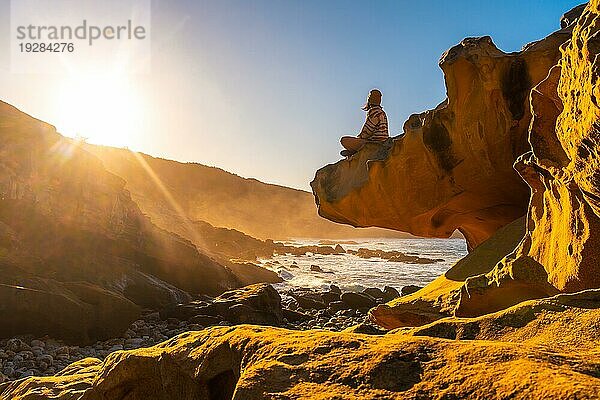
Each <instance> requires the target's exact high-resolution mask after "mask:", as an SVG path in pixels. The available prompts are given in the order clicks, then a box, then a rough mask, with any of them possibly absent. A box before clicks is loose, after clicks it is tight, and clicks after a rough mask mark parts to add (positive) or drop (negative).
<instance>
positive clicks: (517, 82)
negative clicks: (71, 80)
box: [311, 27, 572, 250]
mask: <svg viewBox="0 0 600 400" xmlns="http://www.w3.org/2000/svg"><path fill="white" fill-rule="evenodd" d="M571 29H572V27H567V28H565V29H562V30H559V31H557V32H555V33H553V34H551V35H550V36H548V37H547V38H545V39H543V40H540V41H538V42H535V43H531V44H529V45H527V46H526V47H525V48H524V49H523V50H522V51H520V52H514V53H504V52H503V51H501V50H499V49H498V48H497V47H496V45H495V44H494V43H493V42H492V39H491V38H490V37H488V36H484V37H480V38H467V39H464V40H463V41H462V42H461V43H459V44H457V45H456V46H454V47H452V48H451V49H449V50H448V51H446V52H445V53H444V54H443V55H442V57H441V59H440V67H441V69H442V71H443V73H444V78H445V82H446V88H447V99H446V100H445V101H444V102H442V103H441V104H440V105H438V106H437V107H436V108H435V109H433V110H429V111H426V112H423V113H421V114H415V115H412V116H410V118H409V119H408V120H407V121H406V122H405V123H404V134H403V135H401V136H399V137H396V138H393V139H389V140H388V141H387V142H385V143H383V144H368V145H367V146H365V148H364V149H363V150H361V151H360V152H359V153H358V154H356V155H354V156H353V157H351V158H350V159H348V160H342V161H339V162H337V163H335V164H331V165H327V166H325V167H323V168H321V169H320V170H318V171H317V173H316V176H315V178H314V180H313V181H312V183H311V186H312V189H313V192H314V194H315V200H316V203H317V205H318V209H319V214H320V215H321V216H323V217H325V218H327V219H330V220H332V221H335V222H340V223H344V224H350V225H353V226H357V227H366V226H379V227H384V228H390V229H395V230H399V231H403V232H410V233H412V234H415V235H418V236H424V237H439V238H447V237H449V236H450V235H452V234H453V232H454V231H455V230H457V229H458V230H459V231H460V232H462V234H463V235H464V236H465V238H466V239H467V244H468V248H469V250H472V249H474V248H475V247H477V246H478V245H480V244H481V243H482V242H484V241H485V240H486V239H488V238H489V237H490V236H491V235H492V234H493V233H494V232H495V231H497V230H498V229H499V228H500V227H502V226H504V225H506V224H508V223H510V222H512V221H514V220H515V219H516V218H519V217H521V216H523V215H524V214H525V213H526V211H527V204H528V200H529V188H528V187H527V185H526V184H525V183H524V182H523V181H522V179H521V178H520V177H519V175H518V174H517V172H516V171H515V170H514V169H513V163H514V161H515V160H516V159H517V157H518V156H520V155H521V154H523V153H524V152H526V151H527V150H528V149H529V144H528V143H527V136H528V127H529V124H530V121H531V112H530V109H529V107H528V104H529V91H530V90H531V88H532V87H533V86H535V85H536V84H538V83H539V82H540V81H542V80H543V79H544V78H545V77H546V75H547V74H548V70H549V69H550V68H551V67H552V66H553V65H555V64H556V63H557V62H558V60H559V58H560V50H559V46H560V45H561V44H563V43H564V42H566V41H567V40H568V39H569V38H570V37H571V35H570V30H571Z"/></svg>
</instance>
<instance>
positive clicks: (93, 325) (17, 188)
mask: <svg viewBox="0 0 600 400" xmlns="http://www.w3.org/2000/svg"><path fill="white" fill-rule="evenodd" d="M240 285H241V282H240V281H239V280H238V279H237V278H236V276H235V275H234V274H233V273H232V272H231V270H230V269H228V268H226V267H224V266H222V265H220V264H219V263H218V262H216V261H214V260H213V259H211V258H209V257H208V256H206V255H204V254H202V253H199V252H198V250H197V249H196V247H195V246H194V245H193V244H192V243H191V242H189V241H188V240H185V239H183V238H181V237H180V236H177V235H175V234H172V233H170V232H167V231H165V230H162V229H160V228H158V227H157V226H155V225H154V224H153V223H152V222H151V221H150V220H149V218H148V217H146V216H145V215H143V214H142V212H141V211H140V209H139V208H138V206H137V204H136V203H135V202H134V201H133V200H132V199H131V197H130V194H129V192H128V191H127V190H126V189H125V181H124V180H123V179H122V178H120V177H118V176H116V175H114V174H112V173H110V172H108V171H107V170H106V169H104V167H103V165H102V162H101V161H100V160H99V159H98V158H97V157H95V156H93V155H92V154H90V153H88V152H86V151H85V150H83V149H82V148H81V147H80V146H78V144H77V143H75V142H73V141H71V140H68V139H66V138H64V137H62V136H60V135H59V134H58V133H56V131H55V129H54V128H53V127H52V126H50V125H48V124H45V123H43V122H41V121H38V120H36V119H34V118H32V117H30V116H28V115H26V114H24V113H22V112H20V111H18V110H17V109H15V108H14V107H12V106H10V105H8V104H6V103H0V299H1V300H0V319H2V321H3V322H2V324H0V335H14V334H18V333H27V332H30V333H37V334H44V333H47V334H53V335H55V336H56V337H64V338H66V339H70V340H76V341H87V340H90V339H93V338H96V337H109V336H112V335H114V334H115V332H119V331H120V330H123V329H125V327H126V326H127V325H128V324H129V323H131V321H132V320H134V319H135V318H136V316H137V314H138V313H139V308H140V307H154V308H156V307H161V306H164V305H165V304H170V303H174V302H180V301H184V300H186V299H188V298H189V295H188V292H190V293H207V294H213V295H215V294H219V293H221V292H223V291H225V290H227V289H229V288H232V287H237V286H240Z"/></svg>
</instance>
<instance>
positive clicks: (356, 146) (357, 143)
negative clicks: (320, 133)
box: [340, 136, 367, 153]
mask: <svg viewBox="0 0 600 400" xmlns="http://www.w3.org/2000/svg"><path fill="white" fill-rule="evenodd" d="M340 143H341V144H342V146H343V147H344V148H345V149H346V150H349V151H351V152H353V153H356V152H357V151H359V150H360V149H362V148H363V146H364V145H365V143H367V141H366V140H365V139H361V138H357V137H356V136H344V137H342V138H341V139H340Z"/></svg>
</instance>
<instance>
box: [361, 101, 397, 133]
mask: <svg viewBox="0 0 600 400" xmlns="http://www.w3.org/2000/svg"><path fill="white" fill-rule="evenodd" d="M358 137H359V138H361V139H367V140H372V141H376V142H382V141H384V140H386V139H387V138H389V137H390V134H389V132H388V121H387V115H385V111H383V108H381V106H374V105H373V106H371V107H370V108H369V110H368V111H367V119H366V120H365V124H364V125H363V127H362V130H361V131H360V134H359V135H358Z"/></svg>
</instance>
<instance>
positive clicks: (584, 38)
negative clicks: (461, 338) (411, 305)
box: [457, 1, 600, 316]
mask: <svg viewBox="0 0 600 400" xmlns="http://www.w3.org/2000/svg"><path fill="white" fill-rule="evenodd" d="M599 31H600V13H599V10H598V2H597V1H592V2H591V3H590V4H589V6H588V7H587V8H586V11H585V12H584V13H583V15H582V16H581V18H579V20H578V23H577V24H576V25H575V27H574V29H573V37H572V39H571V40H570V41H569V42H568V43H567V44H566V45H565V46H563V48H562V57H561V59H560V62H559V63H558V65H557V66H555V67H554V68H552V69H551V70H550V72H549V74H548V76H547V78H546V79H545V80H544V81H542V82H541V83H540V84H538V85H537V86H536V87H535V88H534V90H533V91H532V93H531V108H532V110H533V114H534V117H533V121H532V123H531V129H530V137H529V142H530V144H531V149H532V151H531V152H529V153H527V154H524V155H523V156H522V157H520V158H519V160H518V161H517V163H516V164H515V167H516V169H517V170H519V172H520V174H521V176H522V177H523V179H524V180H525V181H526V182H527V183H528V184H529V186H530V187H531V193H532V195H531V200H530V205H529V212H528V220H527V233H526V235H525V237H524V238H523V240H522V242H521V243H520V245H519V247H518V248H517V249H516V250H515V251H514V252H513V253H512V254H510V255H508V256H507V257H506V258H505V259H504V260H503V261H502V262H500V263H499V264H498V265H497V266H496V268H495V269H494V270H493V271H492V272H490V273H489V274H487V275H486V276H480V277H475V278H472V279H470V280H467V283H466V284H465V286H464V288H463V293H462V296H461V301H460V304H459V307H458V309H457V314H458V315H465V316H470V315H480V314H484V313H486V312H489V311H493V310H495V309H501V308H503V307H504V306H506V303H510V302H512V304H514V303H516V302H517V301H518V300H521V299H523V298H536V297H542V296H544V295H548V294H553V293H556V292H559V291H560V292H575V291H578V290H583V289H589V288H598V287H600V250H599V249H600V218H599V216H600V196H599V195H600V161H599V158H598V155H599V154H598V153H599V145H600V123H599V119H600V108H599V106H598V99H600V97H599V96H600V85H599V84H598V73H599V66H598V61H597V57H598V52H599V51H600V39H598V32H599ZM497 298H504V299H505V301H503V302H501V303H497V302H496V301H495V300H494V299H497Z"/></svg>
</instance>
